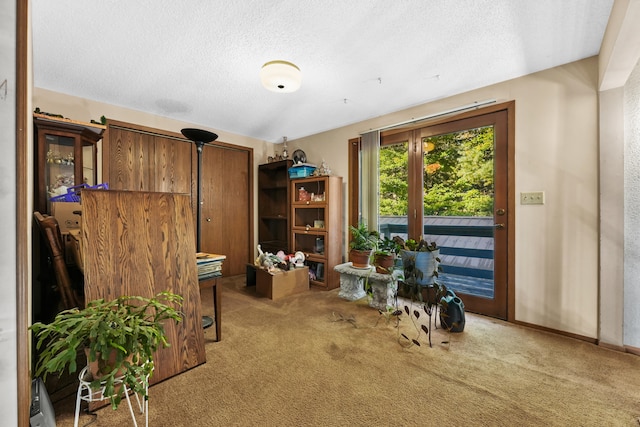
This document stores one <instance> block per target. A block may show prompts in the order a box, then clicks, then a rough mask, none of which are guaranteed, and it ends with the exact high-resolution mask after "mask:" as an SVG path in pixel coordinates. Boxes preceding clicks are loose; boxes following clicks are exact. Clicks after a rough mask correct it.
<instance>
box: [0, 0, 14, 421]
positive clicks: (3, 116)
mask: <svg viewBox="0 0 640 427" xmlns="http://www.w3.org/2000/svg"><path fill="white" fill-rule="evenodd" d="M15 23H16V2H15V1H14V0H2V1H0V28H2V31H0V149H1V150H2V156H0V206H2V209H3V210H4V215H3V217H2V221H0V235H1V236H2V243H0V277H2V283H1V285H0V348H2V351H0V396H2V398H1V399H0V414H2V422H1V424H2V425H5V426H13V425H17V423H18V410H17V408H18V396H17V393H16V390H17V388H18V383H17V376H16V372H17V341H16V337H17V333H16V280H17V274H16V194H15V193H16V192H15V188H16V144H15V141H16V137H15V136H16V109H15V105H16V73H15V68H16V25H15ZM5 90H6V91H5Z"/></svg>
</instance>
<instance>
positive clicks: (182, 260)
mask: <svg viewBox="0 0 640 427" xmlns="http://www.w3.org/2000/svg"><path fill="white" fill-rule="evenodd" d="M82 211H83V212H82V217H83V221H82V242H83V261H84V269H85V299H86V301H90V300H93V299H98V298H105V299H109V300H110V299H114V298H117V297H118V296H121V295H141V296H145V297H150V296H153V295H155V294H156V293H158V292H160V291H165V290H166V291H171V292H174V293H176V294H180V295H182V296H183V297H184V305H183V307H182V310H183V312H184V313H185V318H184V321H183V322H182V323H180V324H179V325H174V324H167V325H166V330H167V334H168V340H169V342H170V343H171V347H169V348H166V349H160V350H158V351H157V352H156V355H155V356H154V357H155V363H156V367H155V371H154V374H153V377H152V380H151V383H152V384H154V383H157V382H159V381H162V380H164V379H166V378H169V377H171V376H173V375H176V374H179V373H180V372H183V371H185V370H187V369H190V368H192V367H194V366H197V365H199V364H201V363H204V362H205V352H204V334H203V330H202V323H201V322H202V320H201V316H202V315H201V305H200V291H199V286H198V279H197V269H196V259H195V238H194V235H195V234H194V231H193V229H194V227H193V216H192V211H191V206H190V197H189V196H188V195H180V194H171V193H152V192H133V191H113V190H109V191H101V190H86V191H83V193H82Z"/></svg>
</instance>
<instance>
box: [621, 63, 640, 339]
mask: <svg viewBox="0 0 640 427" xmlns="http://www.w3.org/2000/svg"><path fill="white" fill-rule="evenodd" d="M624 118H625V119H624V120H625V124H624V344H625V345H628V346H632V347H636V348H640V306H639V305H638V301H640V262H639V260H640V63H638V64H637V65H636V67H635V69H634V70H633V72H632V73H631V76H630V77H629V80H628V81H627V83H626V85H625V87H624Z"/></svg>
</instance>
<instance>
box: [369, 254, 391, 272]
mask: <svg viewBox="0 0 640 427" xmlns="http://www.w3.org/2000/svg"><path fill="white" fill-rule="evenodd" d="M394 263H395V256H393V255H382V254H376V255H375V256H374V257H373V265H375V267H376V273H380V274H391V269H392V267H393V264H394Z"/></svg>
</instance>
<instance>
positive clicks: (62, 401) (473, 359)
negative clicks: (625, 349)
mask: <svg viewBox="0 0 640 427" xmlns="http://www.w3.org/2000/svg"><path fill="white" fill-rule="evenodd" d="M337 295H338V290H337V289H336V290H333V291H328V292H326V291H317V290H311V291H309V292H305V293H303V294H298V295H293V296H290V297H286V298H283V299H281V300H277V301H272V300H269V299H266V298H261V297H259V296H257V295H256V293H255V288H253V287H245V285H244V278H243V277H238V278H227V279H224V287H223V300H222V307H223V312H222V341H220V342H215V341H214V339H213V338H214V334H215V332H214V330H213V328H210V329H207V330H205V340H206V352H207V363H205V364H203V365H200V366H198V367H196V368H193V369H191V370H190V371H188V372H185V373H183V374H181V375H178V376H176V377H173V378H171V379H168V380H166V381H164V382H162V383H159V384H156V385H154V386H152V387H151V389H150V400H149V425H151V426H190V427H196V426H276V425H277V426H345V425H350V426H390V425H397V426H638V425H640V423H639V419H640V418H639V417H640V357H637V356H634V355H631V354H625V353H620V352H616V351H612V350H607V349H603V348H600V347H598V346H595V345H592V344H589V343H585V342H582V341H579V340H575V339H571V338H566V337H563V336H559V335H556V334H552V333H547V332H542V331H538V330H533V329H529V328H525V327H521V326H517V325H513V324H509V323H506V322H503V321H500V320H496V319H492V318H488V317H484V316H478V315H473V314H470V313H467V316H466V327H465V331H464V332H462V333H458V334H447V333H446V332H444V331H443V330H442V329H437V330H435V331H434V332H433V337H432V342H433V347H431V348H430V347H429V346H428V343H427V341H426V337H425V336H424V335H423V337H422V338H421V342H422V343H423V345H421V346H420V347H417V346H411V347H405V346H403V345H401V344H400V343H399V342H398V331H397V329H396V327H395V326H394V324H393V323H387V322H385V320H384V318H381V316H380V315H379V314H378V312H377V310H375V309H372V308H370V307H368V305H367V303H366V301H365V300H361V301H357V302H350V301H346V300H343V299H340V298H338V296H337ZM210 301H211V295H210V293H204V292H203V304H204V310H205V311H206V312H210V309H211V307H210V304H211V303H210ZM423 318H424V316H423ZM426 320H428V319H426ZM400 325H401V330H402V331H404V332H405V333H407V335H409V336H412V337H413V336H415V329H413V327H412V326H411V323H410V321H409V320H408V318H407V317H406V316H402V320H401V322H400ZM443 341H449V343H443ZM68 388H69V391H68V392H67V393H66V394H65V393H64V391H63V390H61V391H60V392H57V393H55V396H56V397H55V399H56V402H55V410H56V420H57V425H58V427H66V426H72V425H73V410H74V403H75V402H74V397H75V396H74V393H75V389H73V384H72V385H71V386H69V387H68ZM61 396H62V397H61ZM137 419H138V422H139V425H144V418H143V417H141V416H138V418H137ZM88 423H92V424H91V425H93V426H127V425H132V422H131V418H130V415H129V412H128V408H127V406H126V404H123V405H122V406H120V408H118V410H117V411H113V410H112V409H111V408H109V407H106V408H103V409H100V410H98V411H97V412H96V415H92V414H87V413H83V414H82V415H81V418H80V425H86V424H88Z"/></svg>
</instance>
